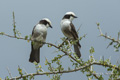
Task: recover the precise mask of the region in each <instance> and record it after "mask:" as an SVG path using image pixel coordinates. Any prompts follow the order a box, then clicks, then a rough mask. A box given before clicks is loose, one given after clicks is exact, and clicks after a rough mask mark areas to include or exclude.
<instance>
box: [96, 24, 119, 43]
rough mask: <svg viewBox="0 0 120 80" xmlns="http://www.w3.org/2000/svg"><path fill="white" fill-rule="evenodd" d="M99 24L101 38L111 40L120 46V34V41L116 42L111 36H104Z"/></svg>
mask: <svg viewBox="0 0 120 80" xmlns="http://www.w3.org/2000/svg"><path fill="white" fill-rule="evenodd" d="M98 24H99V23H97V26H98V29H99V32H100V36H102V37H104V38H106V39H109V40H111V41H112V42H116V43H117V44H120V40H119V36H120V33H119V34H118V39H117V40H115V39H114V38H111V37H110V36H107V35H104V34H103V33H102V30H101V28H100V27H99V25H98Z"/></svg>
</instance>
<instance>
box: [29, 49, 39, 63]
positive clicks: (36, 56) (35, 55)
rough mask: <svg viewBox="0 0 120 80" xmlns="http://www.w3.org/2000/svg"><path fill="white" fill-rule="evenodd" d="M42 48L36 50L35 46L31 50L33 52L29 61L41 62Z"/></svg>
mask: <svg viewBox="0 0 120 80" xmlns="http://www.w3.org/2000/svg"><path fill="white" fill-rule="evenodd" d="M39 58H40V48H38V49H36V50H34V49H33V48H32V51H31V54H30V58H29V61H30V62H32V63H33V62H34V61H36V62H37V63H39V62H40V59H39Z"/></svg>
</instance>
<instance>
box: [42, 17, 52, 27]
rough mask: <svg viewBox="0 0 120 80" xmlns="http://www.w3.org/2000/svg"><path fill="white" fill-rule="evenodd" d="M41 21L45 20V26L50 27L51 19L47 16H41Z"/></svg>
mask: <svg viewBox="0 0 120 80" xmlns="http://www.w3.org/2000/svg"><path fill="white" fill-rule="evenodd" d="M42 20H43V21H45V22H44V24H45V25H46V26H47V27H51V28H52V26H51V25H52V23H51V21H50V20H49V19H48V18H43V19H42Z"/></svg>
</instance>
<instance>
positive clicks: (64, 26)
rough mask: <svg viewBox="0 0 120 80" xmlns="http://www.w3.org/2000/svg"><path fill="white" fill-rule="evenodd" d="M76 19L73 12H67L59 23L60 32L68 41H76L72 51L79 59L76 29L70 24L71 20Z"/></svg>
mask: <svg viewBox="0 0 120 80" xmlns="http://www.w3.org/2000/svg"><path fill="white" fill-rule="evenodd" d="M74 18H77V17H76V15H75V13H73V12H67V13H66V14H65V15H64V17H63V18H62V21H61V30H62V32H63V34H64V35H65V36H66V37H67V38H68V39H70V40H72V41H77V42H76V43H75V44H74V51H75V53H76V55H77V56H78V57H79V58H80V57H81V53H80V48H81V45H80V43H79V40H78V38H79V37H78V34H77V32H76V29H75V27H74V25H73V23H72V21H73V19H74Z"/></svg>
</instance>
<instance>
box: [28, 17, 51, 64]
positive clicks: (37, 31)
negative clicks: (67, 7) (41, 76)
mask: <svg viewBox="0 0 120 80" xmlns="http://www.w3.org/2000/svg"><path fill="white" fill-rule="evenodd" d="M48 27H51V28H52V26H51V21H50V20H49V19H48V18H43V19H42V20H40V21H39V23H38V24H36V25H35V26H34V28H33V31H32V36H31V40H32V42H31V53H30V58H29V61H30V62H34V61H35V62H37V63H39V62H40V48H41V47H42V46H43V43H40V42H45V41H46V36H47V28H48ZM39 41H40V42H39Z"/></svg>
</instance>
